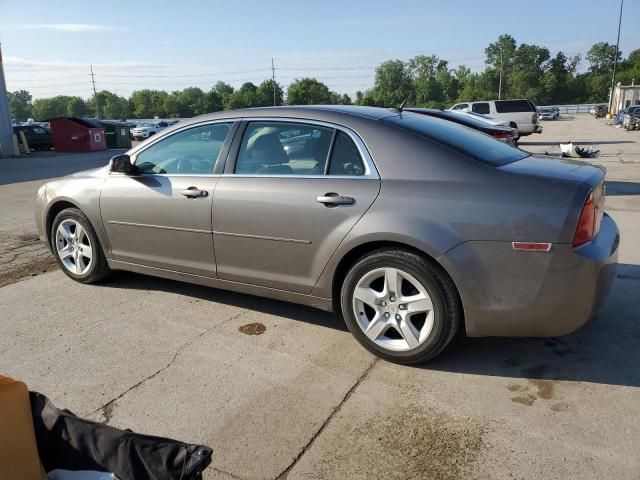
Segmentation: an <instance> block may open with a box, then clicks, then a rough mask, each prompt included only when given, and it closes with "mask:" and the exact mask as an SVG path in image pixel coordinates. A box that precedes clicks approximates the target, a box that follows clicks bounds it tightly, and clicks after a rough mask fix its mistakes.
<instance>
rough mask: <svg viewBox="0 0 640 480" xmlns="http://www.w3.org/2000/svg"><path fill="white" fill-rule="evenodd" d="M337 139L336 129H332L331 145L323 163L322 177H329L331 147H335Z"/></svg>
mask: <svg viewBox="0 0 640 480" xmlns="http://www.w3.org/2000/svg"><path fill="white" fill-rule="evenodd" d="M337 138H338V129H337V128H334V129H333V135H332V136H331V143H330V144H329V151H328V152H327V160H326V161H325V162H324V173H323V175H325V176H327V175H329V167H330V166H331V165H330V164H331V156H332V155H333V147H335V145H336V139H337Z"/></svg>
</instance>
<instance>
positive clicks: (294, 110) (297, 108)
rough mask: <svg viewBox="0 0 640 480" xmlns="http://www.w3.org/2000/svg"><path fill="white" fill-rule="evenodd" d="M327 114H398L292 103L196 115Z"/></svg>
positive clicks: (204, 117) (379, 116) (203, 117)
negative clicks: (283, 105)
mask: <svg viewBox="0 0 640 480" xmlns="http://www.w3.org/2000/svg"><path fill="white" fill-rule="evenodd" d="M327 114H341V115H350V116H355V117H361V118H368V119H371V120H381V119H383V118H387V117H393V116H396V115H398V111H397V110H392V109H387V108H380V107H361V106H355V105H291V106H286V107H257V108H242V109H238V110H224V111H220V112H215V113H208V114H205V115H200V116H199V117H194V118H193V119H194V120H195V119H198V121H202V120H208V119H215V118H231V117H237V118H242V117H259V116H262V115H264V116H275V117H286V116H292V117H297V116H301V115H303V116H305V117H307V116H310V117H316V118H317V119H318V120H321V119H322V117H325V116H326V115H327Z"/></svg>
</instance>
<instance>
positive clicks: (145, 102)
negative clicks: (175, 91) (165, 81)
mask: <svg viewBox="0 0 640 480" xmlns="http://www.w3.org/2000/svg"><path fill="white" fill-rule="evenodd" d="M168 97H169V94H168V93H167V92H165V91H162V90H148V89H145V90H136V91H135V92H133V93H132V94H131V97H130V99H129V101H130V103H131V106H132V113H133V116H134V117H135V118H155V117H159V118H162V117H166V116H167V112H166V110H165V101H166V99H167V98H168Z"/></svg>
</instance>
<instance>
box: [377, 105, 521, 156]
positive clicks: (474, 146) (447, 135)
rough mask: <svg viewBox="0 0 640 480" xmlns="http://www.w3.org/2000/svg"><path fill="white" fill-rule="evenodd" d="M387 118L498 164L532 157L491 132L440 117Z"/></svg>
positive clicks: (424, 135) (411, 115) (437, 140)
mask: <svg viewBox="0 0 640 480" xmlns="http://www.w3.org/2000/svg"><path fill="white" fill-rule="evenodd" d="M384 121H385V122H389V123H391V124H393V125H397V126H398V127H400V128H404V129H406V130H409V131H411V132H413V133H417V134H419V135H422V136H423V137H426V138H428V139H429V140H433V141H435V142H438V143H440V144H442V145H446V146H447V147H450V148H453V149H454V150H457V151H459V152H462V153H464V154H465V155H468V156H470V157H472V158H475V159H476V160H479V161H481V162H483V163H486V164H488V165H493V166H495V167H500V166H502V165H506V164H507V163H512V162H515V161H517V160H521V159H523V158H525V157H527V156H529V154H528V153H527V152H524V151H522V150H520V149H518V148H515V147H512V146H511V145H508V144H506V143H504V142H501V141H499V140H496V139H495V138H493V137H490V136H489V135H485V134H484V133H481V132H478V131H477V130H472V129H470V128H467V127H463V126H462V125H458V124H457V123H453V122H449V121H447V120H442V119H439V118H433V117H428V116H426V115H419V114H403V115H398V116H396V117H390V118H387V119H385V120H384Z"/></svg>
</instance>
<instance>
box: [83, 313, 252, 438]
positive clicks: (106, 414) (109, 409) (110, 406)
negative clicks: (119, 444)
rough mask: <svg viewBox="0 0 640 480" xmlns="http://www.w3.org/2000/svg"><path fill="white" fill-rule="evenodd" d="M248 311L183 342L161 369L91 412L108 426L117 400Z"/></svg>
mask: <svg viewBox="0 0 640 480" xmlns="http://www.w3.org/2000/svg"><path fill="white" fill-rule="evenodd" d="M247 312H248V310H243V311H241V312H240V313H237V314H235V315H232V316H231V317H229V318H227V319H226V320H223V321H222V322H220V323H217V324H215V325H212V326H210V327H209V328H207V329H205V330H203V331H202V332H200V333H199V334H197V335H195V336H194V337H192V338H191V339H189V340H188V341H186V342H184V343H183V344H182V345H180V346H179V347H178V349H177V350H176V351H175V353H174V354H173V358H172V359H171V360H170V361H169V362H168V363H167V364H166V365H164V366H163V367H161V368H159V369H158V370H156V371H155V372H153V373H152V374H151V375H148V376H147V377H145V378H143V379H142V380H140V381H139V382H137V383H136V384H134V385H132V386H131V387H129V388H128V389H126V390H125V391H124V392H122V393H120V395H118V396H117V397H115V398H112V399H111V400H109V401H108V402H107V403H105V404H104V405H102V406H101V407H99V408H97V409H96V410H94V411H93V412H92V414H93V413H101V414H102V416H103V418H104V420H103V422H102V423H103V424H105V425H108V424H109V422H110V421H111V418H112V416H113V410H114V409H115V407H116V403H117V402H118V400H120V399H121V398H122V397H124V396H125V395H126V394H128V393H129V392H131V391H133V390H135V389H137V388H138V387H140V386H141V385H142V384H144V383H146V382H148V381H149V380H152V379H153V378H155V377H157V376H158V375H159V374H161V373H162V372H164V371H165V370H167V369H168V368H169V367H171V366H172V365H173V364H174V363H175V361H176V360H177V359H178V357H179V356H180V354H181V353H182V352H183V351H184V350H185V349H186V348H189V347H190V346H191V345H193V343H194V342H195V341H196V340H198V339H199V338H202V337H203V336H204V335H206V334H207V333H209V332H210V331H211V330H213V329H214V328H218V327H221V326H222V325H224V324H225V323H228V322H231V321H233V320H235V319H236V318H239V317H241V316H242V315H244V314H245V313H247Z"/></svg>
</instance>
